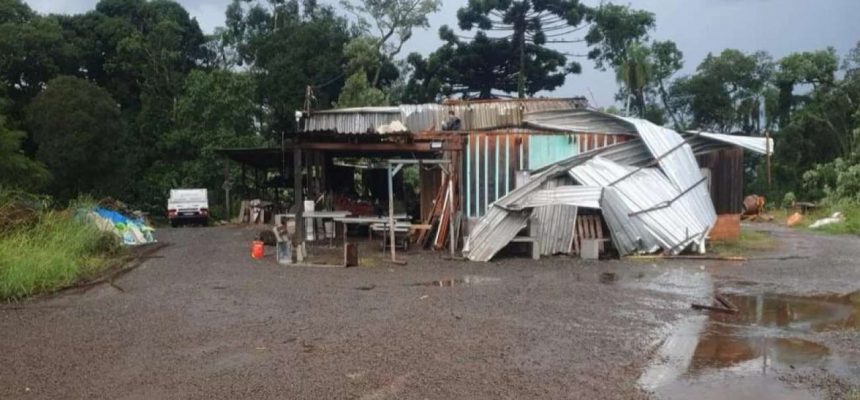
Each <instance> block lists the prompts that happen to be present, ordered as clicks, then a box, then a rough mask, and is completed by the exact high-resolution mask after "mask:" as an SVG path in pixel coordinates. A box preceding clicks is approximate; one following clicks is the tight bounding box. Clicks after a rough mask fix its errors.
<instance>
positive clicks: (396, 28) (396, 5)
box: [341, 0, 442, 87]
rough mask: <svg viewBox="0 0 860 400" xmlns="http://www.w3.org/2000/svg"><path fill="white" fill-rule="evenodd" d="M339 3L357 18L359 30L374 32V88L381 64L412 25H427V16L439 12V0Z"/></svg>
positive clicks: (396, 51)
mask: <svg viewBox="0 0 860 400" xmlns="http://www.w3.org/2000/svg"><path fill="white" fill-rule="evenodd" d="M341 4H342V5H343V6H344V8H346V9H347V10H349V11H351V12H352V13H353V14H355V15H356V16H357V18H358V27H359V29H360V30H361V31H362V32H365V33H369V32H371V31H374V32H375V34H377V35H378V36H376V37H375V38H374V39H375V40H374V46H375V50H376V53H378V54H379V55H380V57H378V59H377V60H376V64H377V65H375V68H374V70H375V72H374V77H373V81H372V82H371V86H372V87H378V85H379V80H380V75H381V71H382V67H383V64H384V63H385V62H389V63H391V62H393V61H394V57H395V56H396V55H397V54H399V53H400V50H401V49H402V48H403V44H404V43H406V41H408V40H409V39H410V38H411V37H412V30H413V29H415V28H427V27H429V26H430V23H429V22H428V21H427V16H428V15H429V14H431V13H434V12H436V11H439V7H440V6H441V5H442V1H441V0H361V2H351V1H347V0H342V1H341Z"/></svg>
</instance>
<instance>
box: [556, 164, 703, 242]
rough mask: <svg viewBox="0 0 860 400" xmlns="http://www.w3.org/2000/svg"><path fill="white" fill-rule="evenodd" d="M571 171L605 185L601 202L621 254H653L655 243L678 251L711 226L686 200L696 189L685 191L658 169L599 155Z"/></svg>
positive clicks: (584, 179) (586, 181)
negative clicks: (690, 207)
mask: <svg viewBox="0 0 860 400" xmlns="http://www.w3.org/2000/svg"><path fill="white" fill-rule="evenodd" d="M570 173H571V175H572V176H573V177H574V179H576V180H577V181H579V182H581V183H583V184H586V185H590V186H603V187H605V188H606V191H607V193H606V194H605V195H604V198H603V199H602V200H601V202H600V205H601V209H602V210H604V218H605V219H606V222H607V225H609V229H610V231H611V233H612V236H613V243H614V244H615V246H616V248H617V249H618V252H619V253H620V254H621V255H625V254H630V253H636V252H653V251H655V250H657V246H659V247H662V248H663V249H665V250H667V251H670V252H673V253H676V252H678V251H680V250H682V249H683V248H684V247H686V246H687V245H688V244H689V243H691V242H694V241H695V240H696V239H697V238H698V237H699V233H700V232H701V230H702V229H706V230H709V227H708V226H704V227H703V226H700V222H701V221H700V219H699V218H698V217H697V216H696V215H695V214H694V213H693V212H691V210H690V209H689V208H688V207H689V204H688V203H684V202H683V199H684V197H686V196H690V195H691V194H693V191H692V190H689V191H686V193H683V194H682V190H678V189H677V188H676V187H675V185H673V184H672V183H671V182H670V181H669V179H668V178H667V177H666V176H665V175H664V174H663V173H662V172H661V171H660V170H658V169H657V168H644V169H635V168H632V167H629V166H625V165H620V164H617V163H614V162H612V161H609V160H606V159H603V158H601V157H595V158H593V159H591V160H590V161H588V162H586V163H585V164H583V165H580V166H578V167H575V168H573V169H571V171H570ZM622 178H623V179H622ZM610 192H611V193H610ZM607 210H612V212H610V213H607ZM691 227H695V228H691Z"/></svg>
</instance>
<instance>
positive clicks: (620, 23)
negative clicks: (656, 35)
mask: <svg viewBox="0 0 860 400" xmlns="http://www.w3.org/2000/svg"><path fill="white" fill-rule="evenodd" d="M586 15H587V17H586V22H588V23H590V24H591V26H590V28H589V29H588V33H587V34H586V35H585V43H586V44H587V45H588V46H590V47H592V49H591V50H589V52H588V58H589V59H592V60H594V63H595V65H597V68H598V69H601V70H606V69H607V68H614V67H617V66H618V65H620V64H621V63H622V62H624V59H625V54H626V52H627V49H628V48H629V47H630V46H631V45H632V44H633V43H636V42H645V41H646V39H647V38H648V36H647V35H648V31H649V30H651V29H653V28H654V26H655V20H654V14H652V13H650V12H647V11H642V10H633V9H631V8H630V7H628V6H621V5H616V4H612V3H609V4H602V5H600V6H599V7H597V8H596V9H589V11H588V13H587V14H586Z"/></svg>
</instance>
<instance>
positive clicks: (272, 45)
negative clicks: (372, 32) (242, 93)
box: [223, 0, 352, 138]
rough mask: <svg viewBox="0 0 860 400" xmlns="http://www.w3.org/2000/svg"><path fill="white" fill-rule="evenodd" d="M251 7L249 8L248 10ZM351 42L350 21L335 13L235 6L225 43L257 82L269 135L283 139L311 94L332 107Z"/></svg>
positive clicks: (276, 5) (294, 6)
mask: <svg viewBox="0 0 860 400" xmlns="http://www.w3.org/2000/svg"><path fill="white" fill-rule="evenodd" d="M243 4H247V5H243ZM351 39H352V35H351V32H350V31H349V27H348V24H347V21H346V19H344V18H343V17H340V16H337V15H336V14H335V12H334V10H333V9H332V8H331V7H326V6H318V5H316V3H315V2H310V1H309V2H306V3H305V4H304V5H303V7H300V6H299V4H298V3H297V2H295V1H273V2H272V4H271V7H265V6H263V5H261V4H259V3H258V2H242V1H240V0H234V2H233V4H232V5H231V6H230V7H229V8H228V11H227V28H226V29H225V31H224V33H223V40H224V41H225V43H226V44H227V45H229V46H232V47H234V48H236V49H237V53H238V57H239V60H240V61H241V63H243V64H247V65H250V66H251V67H252V68H251V70H252V71H253V73H254V76H255V77H256V79H257V83H258V84H257V88H258V96H259V101H260V103H261V106H262V108H265V109H266V110H267V112H266V114H265V115H260V117H261V119H262V120H263V122H264V132H263V133H264V134H266V135H267V136H269V137H271V138H275V137H280V132H284V131H292V130H294V128H295V118H294V113H295V111H296V110H300V109H303V108H304V100H305V93H306V89H307V87H308V86H309V85H311V86H312V87H313V89H314V99H315V103H314V104H315V105H321V106H322V107H327V106H328V105H330V104H331V103H332V102H333V101H334V100H335V99H337V97H338V95H339V93H340V88H341V87H342V86H343V83H344V78H343V76H344V72H343V69H342V66H343V65H344V64H346V60H345V58H344V47H345V46H346V44H347V43H348V42H349V41H350V40H351Z"/></svg>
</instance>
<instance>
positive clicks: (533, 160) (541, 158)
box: [528, 134, 578, 169]
mask: <svg viewBox="0 0 860 400" xmlns="http://www.w3.org/2000/svg"><path fill="white" fill-rule="evenodd" d="M528 139H529V169H538V168H541V167H544V166H546V165H549V164H552V163H554V162H556V161H560V160H564V159H566V158H569V157H571V156H574V155H576V154H577V153H578V151H577V147H576V143H574V141H573V140H571V138H570V137H569V135H566V134H565V135H531V136H529V137H528Z"/></svg>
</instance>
